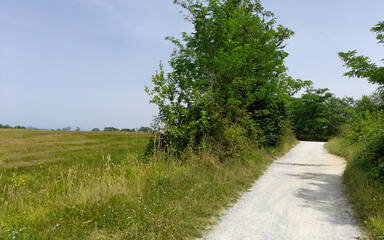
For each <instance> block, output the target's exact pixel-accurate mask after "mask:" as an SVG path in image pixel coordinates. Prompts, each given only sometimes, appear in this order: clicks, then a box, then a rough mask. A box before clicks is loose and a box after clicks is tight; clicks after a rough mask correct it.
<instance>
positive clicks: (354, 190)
mask: <svg viewBox="0 0 384 240" xmlns="http://www.w3.org/2000/svg"><path fill="white" fill-rule="evenodd" d="M372 31H374V32H376V33H377V39H378V40H379V43H384V42H383V41H384V36H383V32H384V22H380V23H378V24H377V25H376V26H375V27H374V28H372ZM339 56H340V57H341V59H342V60H343V61H344V63H345V66H347V67H348V68H350V69H351V70H350V71H349V72H347V73H346V74H345V75H346V76H350V77H360V78H366V79H367V80H368V81H369V82H371V83H377V84H379V88H378V90H377V91H376V92H375V93H373V94H372V95H370V96H363V98H362V99H360V100H358V101H357V102H356V104H355V107H354V114H353V117H352V120H351V121H350V122H349V124H347V125H346V126H345V127H344V130H343V132H342V133H341V135H340V136H339V137H337V138H334V139H332V140H331V141H330V142H329V143H328V144H327V145H326V147H327V149H328V150H329V151H330V152H332V153H334V154H338V155H341V156H344V157H346V158H347V160H348V161H347V163H348V164H347V169H346V171H345V173H344V180H345V183H346V185H347V187H348V192H349V197H350V200H351V202H352V203H353V204H354V207H355V211H356V215H357V217H358V219H359V220H360V222H361V223H364V225H365V227H366V229H367V230H368V232H369V234H370V236H371V237H372V239H384V111H383V109H384V104H383V103H384V91H383V86H384V67H379V66H377V65H376V64H374V63H371V62H370V61H369V58H368V57H364V56H356V51H350V52H348V53H339Z"/></svg>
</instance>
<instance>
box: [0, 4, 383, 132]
mask: <svg viewBox="0 0 384 240" xmlns="http://www.w3.org/2000/svg"><path fill="white" fill-rule="evenodd" d="M262 4H263V5H264V7H265V8H266V9H268V10H271V11H272V12H274V13H275V16H276V18H277V22H278V23H280V24H282V25H284V26H286V27H288V28H290V29H292V30H293V31H295V33H296V34H295V36H293V37H292V39H291V40H289V41H288V46H287V48H286V51H287V52H289V53H290V56H289V57H288V59H287V66H288V67H289V69H290V74H291V75H292V76H293V77H296V78H301V79H305V80H312V81H313V82H314V83H315V87H321V88H324V87H327V88H330V89H331V91H332V92H334V93H336V95H337V96H338V97H343V96H353V97H355V98H359V97H360V96H361V95H362V94H369V93H370V92H371V91H373V90H374V89H375V86H372V85H370V84H368V83H367V82H366V80H364V79H348V78H346V77H342V74H343V72H345V69H344V68H343V66H342V62H341V61H340V60H339V58H338V56H337V52H339V51H347V50H355V49H356V50H358V51H359V53H361V54H365V55H368V56H371V57H372V60H373V61H375V62H377V63H379V62H380V59H382V58H384V49H383V47H381V46H380V45H378V44H376V39H375V34H374V33H371V32H370V31H369V29H370V28H371V27H372V26H373V25H375V24H376V23H377V22H378V21H381V20H384V14H383V13H384V1H382V0H369V1H361V0H338V1H334V0H333V1H330V0H322V1H306V0H290V1H287V0H265V1H262ZM180 10H181V9H180V8H179V7H177V6H175V5H173V4H172V0H147V1H143V0H65V1H64V0H34V1H30V0H2V1H0V123H3V124H11V125H24V126H34V127H40V128H54V129H56V128H63V127H66V126H72V127H76V126H79V127H80V128H81V129H82V130H89V129H91V128H93V127H98V128H103V127H106V126H114V127H118V128H127V127H128V128H133V127H140V126H148V125H149V124H150V122H151V121H152V116H153V115H155V114H156V107H155V106H154V105H151V104H149V98H148V96H147V95H146V93H145V92H144V86H145V85H148V86H150V85H151V76H152V74H154V72H155V71H156V70H157V69H158V65H159V61H160V60H162V61H163V62H167V61H168V60H169V55H170V53H171V52H172V50H173V46H172V45H171V44H170V43H169V42H166V41H164V37H165V36H176V37H179V36H180V33H181V32H183V31H186V32H188V31H191V29H192V28H191V26H190V25H189V24H188V23H186V22H185V21H184V20H183V16H182V14H180V13H179V11H180Z"/></svg>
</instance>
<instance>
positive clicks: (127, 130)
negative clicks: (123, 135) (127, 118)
mask: <svg viewBox="0 0 384 240" xmlns="http://www.w3.org/2000/svg"><path fill="white" fill-rule="evenodd" d="M120 132H136V130H135V129H134V128H132V129H129V128H122V129H120Z"/></svg>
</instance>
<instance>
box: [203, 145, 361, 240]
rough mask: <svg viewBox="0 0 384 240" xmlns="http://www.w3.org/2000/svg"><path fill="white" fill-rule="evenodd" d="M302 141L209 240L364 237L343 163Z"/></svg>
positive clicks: (235, 206)
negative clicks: (345, 191) (347, 193)
mask: <svg viewBox="0 0 384 240" xmlns="http://www.w3.org/2000/svg"><path fill="white" fill-rule="evenodd" d="M323 145H324V143H318V142H301V143H300V144H298V145H297V146H296V147H295V148H293V149H292V150H291V151H290V152H289V153H288V154H287V155H286V156H285V157H283V158H280V159H278V160H276V161H275V162H274V163H273V164H272V165H271V166H270V167H269V169H268V170H267V171H266V172H265V174H264V175H263V176H262V177H261V178H260V179H259V180H258V181H257V183H256V184H255V185H254V186H253V187H252V188H251V189H250V191H249V192H246V193H245V194H244V195H243V197H242V198H241V199H240V200H239V201H238V202H237V203H236V204H235V205H234V206H233V207H232V208H231V209H229V210H228V211H227V212H226V214H225V216H224V217H223V218H222V221H221V222H220V223H219V224H218V225H217V226H214V227H213V229H212V231H211V232H210V233H209V234H208V235H207V237H206V238H204V239H210V240H213V239H215V240H216V239H217V240H224V239H230V240H235V239H238V240H240V239H241V240H245V239H262V240H269V239H271V240H274V239H282V240H290V239H292V240H293V239H294V240H301V239H302V240H314V239H324V240H325V239H326V240H330V239H335V240H343V239H356V237H358V236H361V233H360V232H359V230H358V228H357V226H356V222H355V220H354V219H353V216H352V211H351V209H350V207H349V205H348V204H347V201H346V200H345V197H344V196H343V193H342V192H343V190H342V189H343V186H342V179H341V175H342V173H343V171H344V168H345V163H344V161H343V159H342V158H339V157H336V156H334V155H331V154H329V153H328V152H327V151H326V150H325V149H324V147H323Z"/></svg>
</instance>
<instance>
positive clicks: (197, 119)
mask: <svg viewBox="0 0 384 240" xmlns="http://www.w3.org/2000/svg"><path fill="white" fill-rule="evenodd" d="M174 3H175V4H177V5H179V6H181V7H183V8H184V9H185V11H186V19H187V21H189V22H190V23H192V24H193V26H194V31H193V32H192V33H191V34H187V33H183V34H182V39H181V40H178V39H176V38H173V37H168V38H167V39H168V40H170V41H171V42H172V43H173V44H174V45H175V48H176V50H175V51H174V52H173V54H172V56H171V59H170V61H169V64H170V66H171V68H172V69H173V70H172V71H171V72H169V73H165V72H164V70H163V66H162V65H160V70H159V72H157V73H156V74H155V75H154V76H153V84H154V88H153V89H149V88H146V91H147V92H148V93H149V95H150V96H151V97H152V100H151V102H152V103H154V104H156V105H157V106H158V107H159V115H158V117H157V119H156V122H155V124H156V126H157V131H158V132H160V133H161V136H160V138H158V139H159V140H160V147H161V149H162V150H167V151H168V152H171V153H173V152H175V153H176V154H180V153H181V152H183V151H190V150H192V151H197V149H199V148H205V147H207V146H209V147H210V148H212V149H213V151H214V152H215V155H216V157H217V158H218V159H219V160H220V161H223V160H226V159H235V158H238V157H243V156H246V155H247V154H246V153H245V152H247V151H249V147H251V148H252V149H255V148H257V147H258V146H276V144H277V143H278V142H279V141H280V139H281V137H282V136H283V135H284V134H286V132H287V129H288V128H289V125H288V121H287V119H288V111H287V106H288V104H289V102H290V101H291V99H292V98H291V96H292V94H293V93H295V92H296V91H297V90H298V89H300V88H302V87H303V86H305V85H308V84H309V82H303V81H300V80H295V79H292V78H291V77H289V76H288V75H287V74H286V71H287V68H286V67H285V66H284V59H285V58H286V57H287V56H288V53H286V52H285V51H284V50H283V49H284V46H285V44H284V41H285V40H286V39H288V38H290V36H292V35H293V32H292V31H291V30H289V29H287V28H285V27H283V26H281V25H276V19H275V18H274V17H273V14H272V13H271V12H269V11H266V10H265V9H264V8H263V7H262V6H261V4H260V2H259V1H257V0H225V1H219V0H203V1H199V0H197V1H189V0H185V1H182V0H175V1H174Z"/></svg>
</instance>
